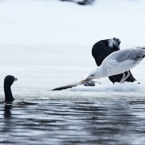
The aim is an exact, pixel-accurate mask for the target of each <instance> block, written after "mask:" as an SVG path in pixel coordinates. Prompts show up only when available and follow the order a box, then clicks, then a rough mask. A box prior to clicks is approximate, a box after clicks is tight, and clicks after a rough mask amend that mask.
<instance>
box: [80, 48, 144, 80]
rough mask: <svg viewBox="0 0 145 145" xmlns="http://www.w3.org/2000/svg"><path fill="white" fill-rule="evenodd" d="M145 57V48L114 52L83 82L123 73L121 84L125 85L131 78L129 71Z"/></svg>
mask: <svg viewBox="0 0 145 145" xmlns="http://www.w3.org/2000/svg"><path fill="white" fill-rule="evenodd" d="M144 57H145V47H136V48H128V49H123V50H119V51H116V52H113V53H111V54H110V55H109V56H107V57H106V58H105V59H104V60H103V62H102V64H101V65H100V66H99V67H97V68H96V69H95V70H93V71H91V73H90V74H89V75H88V77H87V78H86V79H85V80H82V82H88V81H90V80H92V79H100V78H103V77H109V76H112V75H117V74H120V73H123V77H122V79H121V80H120V83H124V82H125V80H126V79H127V78H128V77H129V76H130V72H129V70H130V69H132V68H133V67H135V66H136V65H138V64H139V63H140V62H141V61H142V60H143V58H144ZM125 71H127V72H128V74H127V75H125V73H124V72H125Z"/></svg>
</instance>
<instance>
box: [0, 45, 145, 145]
mask: <svg viewBox="0 0 145 145" xmlns="http://www.w3.org/2000/svg"><path fill="white" fill-rule="evenodd" d="M0 49H1V50H3V51H1V58H0V67H1V71H0V76H1V78H0V102H1V103H0V143H1V144H7V143H9V144H17V145H20V144H35V145H36V144H48V143H49V144H60V145H61V144H62V145H63V144H83V145H84V144H102V145H104V144H129V145H130V144H144V142H145V137H144V134H145V121H144V120H145V114H144V112H145V96H144V93H145V90H144V88H145V78H144V61H143V62H142V63H141V64H139V65H138V66H137V67H136V68H134V69H133V70H132V72H133V74H134V76H135V78H136V79H137V80H138V81H137V82H141V84H138V83H137V82H135V83H124V84H120V83H116V84H115V85H112V84H111V83H110V82H109V81H108V79H107V78H105V79H100V80H95V81H97V82H101V83H102V85H100V84H98V83H96V86H95V87H85V86H82V85H79V86H77V87H74V88H71V89H67V90H62V91H51V90H52V89H53V88H55V87H59V86H62V85H66V84H70V83H74V82H78V81H80V80H82V79H85V78H86V76H87V75H88V73H89V72H90V71H91V70H92V69H94V67H95V63H94V60H93V58H92V57H91V54H90V49H91V47H89V46H7V47H6V46H1V47H0ZM71 49H73V51H71V52H70V51H69V50H71ZM8 51H9V53H7V52H8ZM76 51H77V52H78V54H82V56H83V57H80V56H79V55H77V54H76V53H75V52H76ZM56 52H57V53H56ZM66 54H67V55H66ZM59 55H60V56H61V57H62V58H63V59H62V58H61V57H60V56H59ZM6 56H7V57H9V59H6ZM74 58H75V59H74ZM66 60H69V61H66ZM8 74H11V75H14V76H15V77H17V78H18V81H17V82H14V84H13V86H12V91H13V95H14V98H15V102H14V103H13V105H12V106H5V105H4V103H2V101H3V100H4V93H3V79H4V77H5V76H6V75H8Z"/></svg>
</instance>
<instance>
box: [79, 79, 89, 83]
mask: <svg viewBox="0 0 145 145" xmlns="http://www.w3.org/2000/svg"><path fill="white" fill-rule="evenodd" d="M90 80H91V79H90V78H86V79H85V80H82V81H81V83H85V82H89V81H90Z"/></svg>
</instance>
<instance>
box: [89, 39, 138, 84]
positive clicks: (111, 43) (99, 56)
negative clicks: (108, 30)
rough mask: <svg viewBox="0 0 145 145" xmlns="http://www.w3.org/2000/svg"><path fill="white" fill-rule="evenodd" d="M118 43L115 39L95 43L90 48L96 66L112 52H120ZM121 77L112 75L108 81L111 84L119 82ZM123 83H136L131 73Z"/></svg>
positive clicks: (121, 75) (120, 75)
mask: <svg viewBox="0 0 145 145" xmlns="http://www.w3.org/2000/svg"><path fill="white" fill-rule="evenodd" d="M120 43H121V41H120V40H119V39H118V38H115V37H114V38H112V39H105V40H100V41H98V42H97V43H95V44H94V45H93V47H92V56H93V57H94V59H95V62H96V64H97V66H100V65H101V63H102V61H103V60H104V59H105V58H106V57H107V56H108V55H110V54H111V53H112V52H115V51H118V50H120V47H119V45H120ZM129 72H130V71H129ZM127 74H128V72H125V75H127ZM122 77H123V74H119V75H114V76H110V77H109V80H110V81H111V82H112V83H115V82H120V80H121V79H122ZM125 81H127V82H134V81H136V79H135V78H134V77H133V75H132V73H131V72H130V76H129V77H128V78H127V79H126V80H125Z"/></svg>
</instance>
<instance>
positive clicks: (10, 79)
mask: <svg viewBox="0 0 145 145" xmlns="http://www.w3.org/2000/svg"><path fill="white" fill-rule="evenodd" d="M16 80H17V78H15V77H14V76H11V75H8V76H6V77H5V79H4V93H5V102H6V103H12V102H13V101H14V98H13V95H12V91H11V85H12V84H13V83H14V81H16Z"/></svg>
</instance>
